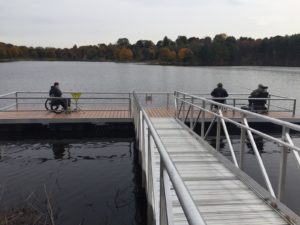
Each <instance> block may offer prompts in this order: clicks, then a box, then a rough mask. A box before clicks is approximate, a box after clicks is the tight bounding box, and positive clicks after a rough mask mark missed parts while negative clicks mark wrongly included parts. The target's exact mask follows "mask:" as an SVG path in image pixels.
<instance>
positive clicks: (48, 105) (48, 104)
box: [45, 99, 64, 114]
mask: <svg viewBox="0 0 300 225" xmlns="http://www.w3.org/2000/svg"><path fill="white" fill-rule="evenodd" d="M45 108H46V109H47V110H48V111H50V112H54V113H57V114H59V113H62V112H63V111H64V108H63V106H62V105H61V104H52V103H51V99H47V100H46V102H45Z"/></svg>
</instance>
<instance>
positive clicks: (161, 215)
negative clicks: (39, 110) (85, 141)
mask: <svg viewBox="0 0 300 225" xmlns="http://www.w3.org/2000/svg"><path fill="white" fill-rule="evenodd" d="M132 106H133V110H132V111H133V118H134V124H135V131H136V135H137V137H136V138H137V140H138V143H139V150H140V165H141V166H142V169H143V171H144V173H145V176H144V177H143V185H144V187H145V189H146V193H147V199H148V205H149V206H150V207H149V210H148V218H151V219H150V220H148V224H159V225H171V224H173V218H172V215H173V214H172V210H171V209H172V208H171V202H172V199H171V189H170V186H171V185H172V186H173V188H174V190H175V193H176V196H177V198H178V200H179V202H180V205H181V207H182V209H183V212H184V214H185V216H186V219H187V221H188V223H189V224H190V225H204V224H206V223H205V221H204V220H203V218H202V216H201V214H200V212H199V210H198V208H197V206H196V204H195V203H194V201H193V199H192V197H191V195H190V193H189V191H188V190H187V188H186V186H185V184H184V183H183V181H182V179H181V177H180V175H179V173H178V171H177V169H176V167H175V165H174V163H173V162H172V160H171V158H170V156H169V154H168V152H167V150H166V149H165V147H164V145H163V143H162V141H161V139H160V137H159V135H158V133H157V131H156V130H155V128H154V126H153V124H152V122H151V120H150V118H149V117H148V115H147V113H146V112H145V110H144V108H143V107H142V106H141V105H140V103H139V99H138V97H137V95H136V93H133V105H132ZM155 148H156V149H157V151H158V153H159V159H160V172H159V177H156V173H155V171H154V168H155V167H154V164H155V161H154V160H155V159H154V149H155ZM157 180H159V183H160V187H159V188H158V189H159V192H158V189H156V188H155V185H154V183H155V182H156V181H157ZM158 209H159V211H158Z"/></svg>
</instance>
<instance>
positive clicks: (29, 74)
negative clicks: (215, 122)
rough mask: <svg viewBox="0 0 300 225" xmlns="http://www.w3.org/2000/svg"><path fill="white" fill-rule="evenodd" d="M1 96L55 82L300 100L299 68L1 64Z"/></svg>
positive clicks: (67, 86) (72, 87)
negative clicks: (262, 93) (258, 92)
mask: <svg viewBox="0 0 300 225" xmlns="http://www.w3.org/2000/svg"><path fill="white" fill-rule="evenodd" d="M0 79H1V82H0V92H1V93H6V92H11V91H48V89H49V86H50V85H51V84H52V83H53V82H54V81H59V82H60V83H61V88H62V89H63V90H64V91H97V92H101V91H102V92H115V91H116V92H129V91H132V90H136V91H170V92H172V91H174V90H181V91H186V92H194V93H207V92H210V91H211V90H212V88H214V87H215V86H216V84H217V83H218V82H222V83H223V84H224V87H225V88H226V89H227V90H228V92H229V93H233V92H235V93H237V92H238V93H239V92H242V93H249V92H250V91H251V90H253V89H255V88H256V87H257V85H258V84H259V83H263V84H264V85H267V86H269V91H270V93H273V94H279V95H284V96H290V97H295V98H297V99H298V100H300V92H299V91H298V87H299V85H300V68H299V67H293V68H291V67H176V66H152V65H143V64H132V63H128V64H127V63H106V62H104V63H101V62H10V63H0Z"/></svg>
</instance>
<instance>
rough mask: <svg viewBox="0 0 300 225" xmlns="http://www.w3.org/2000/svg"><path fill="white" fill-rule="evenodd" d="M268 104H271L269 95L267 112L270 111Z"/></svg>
mask: <svg viewBox="0 0 300 225" xmlns="http://www.w3.org/2000/svg"><path fill="white" fill-rule="evenodd" d="M270 105H271V96H269V98H268V112H269V111H270Z"/></svg>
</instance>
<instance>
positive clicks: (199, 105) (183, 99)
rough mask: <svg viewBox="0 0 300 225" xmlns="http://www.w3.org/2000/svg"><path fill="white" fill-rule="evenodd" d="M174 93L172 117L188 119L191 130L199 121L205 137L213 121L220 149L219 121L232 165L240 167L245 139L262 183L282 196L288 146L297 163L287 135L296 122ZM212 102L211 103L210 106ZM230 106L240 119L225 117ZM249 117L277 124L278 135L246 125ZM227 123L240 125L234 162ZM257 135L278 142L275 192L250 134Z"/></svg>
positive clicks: (298, 129) (299, 159) (295, 128)
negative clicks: (279, 155)
mask: <svg viewBox="0 0 300 225" xmlns="http://www.w3.org/2000/svg"><path fill="white" fill-rule="evenodd" d="M174 97H175V111H176V112H175V117H176V118H177V119H178V120H180V121H181V122H182V123H187V122H188V123H189V125H190V126H189V129H191V130H194V129H195V127H196V125H197V124H198V125H199V124H200V126H201V129H200V130H201V131H200V136H201V137H202V138H203V139H206V138H207V136H208V134H209V133H211V130H212V127H213V126H214V124H215V123H216V126H217V128H216V134H215V137H216V150H217V151H219V150H220V142H221V125H222V127H223V131H224V134H225V137H226V140H227V143H228V146H229V149H230V152H231V156H232V161H233V163H234V165H235V166H236V167H239V168H241V169H243V164H244V155H245V143H246V139H247V138H248V140H249V141H250V144H251V147H252V149H253V151H254V153H255V156H256V159H257V162H258V165H259V167H260V170H261V173H262V176H263V178H264V181H265V183H266V187H267V189H268V191H269V193H270V194H271V196H273V197H274V198H278V199H279V200H280V199H282V196H283V194H284V190H285V182H286V169H287V154H288V151H289V150H291V151H292V152H293V154H294V156H295V158H296V160H297V163H298V164H299V165H300V156H299V152H300V147H299V146H296V145H295V144H294V143H293V141H292V138H291V135H290V132H300V126H299V125H295V124H292V123H289V122H285V121H282V120H278V119H274V118H271V117H268V116H265V115H262V114H258V113H254V112H250V111H247V110H242V109H240V108H237V107H234V106H230V105H226V104H221V103H218V102H215V101H213V100H210V99H207V98H203V97H199V96H195V95H191V94H188V93H183V92H178V91H175V92H174ZM213 106H214V107H213ZM227 110H231V111H233V112H235V113H239V115H240V119H241V122H237V121H236V120H234V119H232V118H229V117H226V115H225V114H224V113H223V112H224V111H227ZM207 118H210V119H211V121H212V122H211V124H210V125H209V127H208V128H207V129H206V127H205V122H206V119H207ZM249 118H251V119H253V118H255V119H256V120H260V121H262V122H268V123H271V124H275V125H278V126H279V127H281V130H282V134H281V138H278V137H274V136H271V135H270V134H267V133H264V132H262V131H260V130H258V129H255V128H253V127H251V126H250V124H249V122H248V120H249ZM227 124H231V125H234V126H236V127H237V128H239V129H240V146H239V151H240V158H239V163H238V162H237V159H236V156H235V151H234V149H233V147H232V144H231V139H230V136H229V133H228V129H227ZM254 134H255V135H257V136H259V137H261V138H264V139H266V140H269V141H272V142H274V143H276V144H277V145H278V146H280V147H281V149H282V150H281V153H282V154H281V160H280V169H279V174H278V177H279V182H278V188H277V190H278V192H277V196H276V195H275V192H274V189H273V186H272V184H271V181H270V178H269V175H268V173H267V171H266V168H265V165H264V163H263V160H262V158H261V155H260V152H259V150H258V148H257V144H256V142H255V139H254V137H253V135H254Z"/></svg>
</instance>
